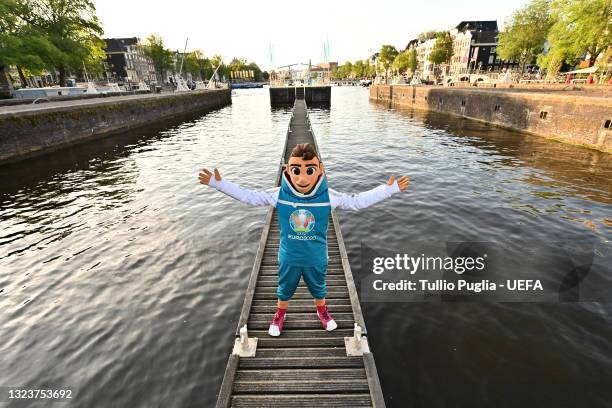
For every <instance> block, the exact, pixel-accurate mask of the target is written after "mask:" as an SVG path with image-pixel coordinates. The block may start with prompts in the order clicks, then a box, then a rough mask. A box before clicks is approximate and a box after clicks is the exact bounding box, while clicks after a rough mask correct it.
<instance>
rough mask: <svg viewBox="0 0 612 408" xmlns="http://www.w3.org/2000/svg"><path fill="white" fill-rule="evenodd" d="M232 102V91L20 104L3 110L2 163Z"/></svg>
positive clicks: (0, 130)
mask: <svg viewBox="0 0 612 408" xmlns="http://www.w3.org/2000/svg"><path fill="white" fill-rule="evenodd" d="M228 104H231V91H230V90H229V89H220V90H205V91H195V92H185V93H175V94H154V95H135V96H122V97H110V98H103V99H86V100H73V101H63V102H50V103H46V104H43V105H19V106H11V107H3V108H1V109H0V164H3V163H7V162H13V161H17V160H22V159H25V158H28V157H32V156H37V155H40V154H44V153H47V152H50V151H54V150H58V149H60V148H62V147H65V146H69V145H73V144H75V143H82V142H85V141H89V140H92V139H95V138H98V137H104V136H106V135H109V134H114V133H118V132H122V131H126V130H129V129H133V128H137V127H140V126H144V125H149V124H152V123H155V122H159V121H163V120H168V119H172V118H176V117H179V116H182V115H189V114H194V113H197V112H206V111H209V110H213V109H218V108H221V107H223V106H225V105H228Z"/></svg>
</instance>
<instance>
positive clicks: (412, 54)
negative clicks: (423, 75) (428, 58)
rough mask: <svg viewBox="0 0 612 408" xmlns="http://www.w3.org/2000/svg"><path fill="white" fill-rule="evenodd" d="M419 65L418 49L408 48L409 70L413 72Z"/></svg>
mask: <svg viewBox="0 0 612 408" xmlns="http://www.w3.org/2000/svg"><path fill="white" fill-rule="evenodd" d="M417 65H418V63H417V53H416V50H415V49H412V50H408V70H410V71H411V72H414V71H416V69H417Z"/></svg>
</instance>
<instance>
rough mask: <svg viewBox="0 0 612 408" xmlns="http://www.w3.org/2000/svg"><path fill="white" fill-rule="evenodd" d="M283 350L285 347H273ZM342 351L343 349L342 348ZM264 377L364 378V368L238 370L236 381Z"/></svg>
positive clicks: (293, 379)
mask: <svg viewBox="0 0 612 408" xmlns="http://www.w3.org/2000/svg"><path fill="white" fill-rule="evenodd" d="M274 350H285V351H291V350H286V349H274ZM342 351H344V350H342ZM262 378H265V379H267V380H270V381H274V380H282V381H299V380H303V379H305V378H308V379H315V380H366V379H367V377H366V372H365V368H325V369H319V368H314V369H313V368H311V369H299V370H295V369H293V370H292V369H274V370H238V371H237V372H236V381H257V380H261V379H262Z"/></svg>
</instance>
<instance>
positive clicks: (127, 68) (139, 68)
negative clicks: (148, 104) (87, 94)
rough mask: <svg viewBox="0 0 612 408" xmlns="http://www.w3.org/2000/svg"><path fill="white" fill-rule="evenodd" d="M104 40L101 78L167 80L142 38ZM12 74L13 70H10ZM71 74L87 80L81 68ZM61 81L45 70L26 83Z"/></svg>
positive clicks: (39, 84)
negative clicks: (147, 51) (151, 57)
mask: <svg viewBox="0 0 612 408" xmlns="http://www.w3.org/2000/svg"><path fill="white" fill-rule="evenodd" d="M104 41H105V42H106V50H105V52H106V58H105V59H104V61H103V66H104V74H103V75H102V78H98V79H104V81H109V82H116V83H120V84H133V85H134V86H136V85H137V84H138V83H143V82H144V83H147V84H149V83H151V82H157V83H160V82H164V81H162V78H160V77H159V75H158V74H157V73H156V72H155V67H154V65H153V62H152V61H151V60H150V59H149V58H148V57H147V56H146V55H145V54H144V51H143V48H142V44H141V42H140V39H139V38H137V37H130V38H106V39H104ZM175 58H178V56H176V55H175ZM9 74H11V72H10V71H9ZM12 74H14V75H12V76H13V77H17V75H16V73H15V72H13V73H12ZM68 74H69V75H68V78H69V80H71V79H75V78H76V79H77V80H78V81H84V80H85V79H86V78H85V75H86V74H85V72H83V71H82V70H81V71H79V72H75V71H73V72H69V73H68ZM89 79H90V80H92V79H96V78H92V77H91V75H90V76H89ZM164 80H165V81H167V78H164ZM58 81H59V79H58V75H57V73H56V72H53V71H52V70H46V71H45V72H44V73H43V74H42V75H39V76H31V77H29V78H26V84H25V86H28V87H43V86H50V85H54V84H57V82H58Z"/></svg>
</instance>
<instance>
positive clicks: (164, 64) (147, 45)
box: [142, 34, 173, 80]
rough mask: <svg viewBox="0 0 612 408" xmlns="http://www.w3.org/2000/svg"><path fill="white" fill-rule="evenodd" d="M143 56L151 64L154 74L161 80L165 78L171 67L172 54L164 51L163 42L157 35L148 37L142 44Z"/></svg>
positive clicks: (166, 50)
mask: <svg viewBox="0 0 612 408" xmlns="http://www.w3.org/2000/svg"><path fill="white" fill-rule="evenodd" d="M142 47H143V51H144V53H145V55H146V56H147V57H148V58H149V59H150V60H151V62H153V66H154V67H155V72H157V74H158V75H159V76H160V77H161V78H162V80H163V79H164V78H165V77H166V72H168V70H170V69H172V67H173V59H172V56H173V53H172V51H170V50H168V49H166V47H165V46H164V41H163V40H162V38H161V37H160V36H159V35H156V34H151V35H149V36H148V37H147V38H146V39H145V42H144V44H143V46H142Z"/></svg>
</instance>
